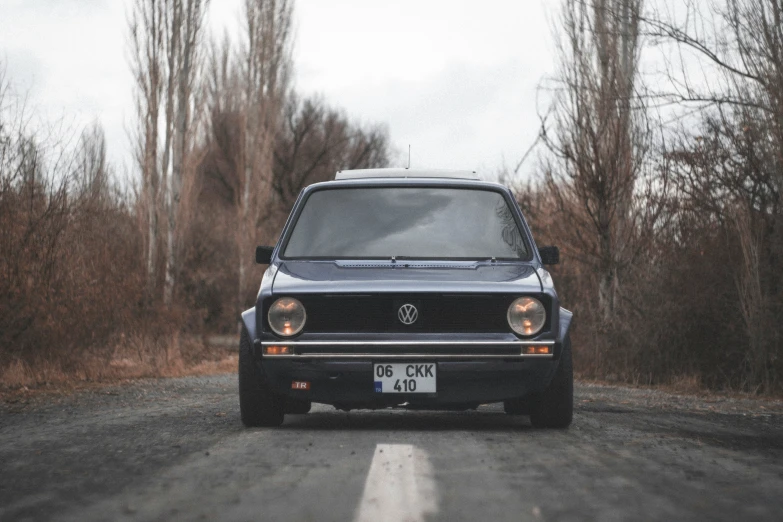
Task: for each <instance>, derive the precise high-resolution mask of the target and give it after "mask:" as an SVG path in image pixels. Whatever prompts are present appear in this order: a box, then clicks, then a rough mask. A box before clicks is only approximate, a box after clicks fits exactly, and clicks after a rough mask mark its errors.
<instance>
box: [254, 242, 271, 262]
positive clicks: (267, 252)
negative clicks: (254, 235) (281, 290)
mask: <svg viewBox="0 0 783 522" xmlns="http://www.w3.org/2000/svg"><path fill="white" fill-rule="evenodd" d="M274 251H275V247H270V246H259V247H256V263H258V264H259V265H268V264H269V263H271V262H272V252H274Z"/></svg>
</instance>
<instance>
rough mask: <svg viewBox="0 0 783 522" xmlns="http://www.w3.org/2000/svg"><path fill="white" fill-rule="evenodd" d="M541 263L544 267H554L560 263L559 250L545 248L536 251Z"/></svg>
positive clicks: (552, 247) (553, 247) (550, 247)
mask: <svg viewBox="0 0 783 522" xmlns="http://www.w3.org/2000/svg"><path fill="white" fill-rule="evenodd" d="M538 255H540V256H541V262H542V263H543V264H545V265H556V264H558V263H559V262H560V249H559V248H557V247H556V246H545V247H541V248H539V249H538Z"/></svg>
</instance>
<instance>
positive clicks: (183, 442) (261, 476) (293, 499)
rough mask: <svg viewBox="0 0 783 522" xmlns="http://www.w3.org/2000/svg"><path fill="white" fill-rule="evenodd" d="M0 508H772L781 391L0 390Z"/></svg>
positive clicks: (780, 510)
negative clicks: (555, 394) (419, 396)
mask: <svg viewBox="0 0 783 522" xmlns="http://www.w3.org/2000/svg"><path fill="white" fill-rule="evenodd" d="M0 520H2V521H12V520H36V521H38V520H74V521H76V520H78V521H82V520H290V521H302V520H304V521H306V520H318V521H328V520H348V521H351V520H372V521H373V522H378V521H382V520H482V521H493V522H494V521H504V520H514V521H519V520H536V521H538V520H568V521H570V520H601V521H612V520H666V521H671V520H731V521H736V520H777V521H779V520H783V404H781V403H780V402H769V401H752V400H743V399H726V398H713V399H704V398H695V397H690V396H677V395H670V394H666V393H662V392H657V391H650V390H638V389H628V388H621V387H608V386H597V385H587V384H582V385H578V386H577V389H576V414H575V419H574V423H573V425H572V427H571V429H569V430H567V431H545V430H535V429H533V428H532V427H531V426H530V424H529V422H528V420H527V418H526V417H511V416H507V415H505V414H504V413H502V411H501V409H499V408H498V407H497V406H482V407H481V408H479V410H477V411H473V412H463V413H450V412H414V411H401V410H382V411H352V412H350V413H345V412H339V411H336V410H334V409H333V408H331V407H326V406H314V408H313V411H312V412H311V413H309V414H307V415H297V416H293V415H292V416H288V417H286V421H285V423H284V425H283V426H282V427H281V428H278V429H245V428H243V427H242V426H241V423H240V421H239V412H238V405H237V383H236V378H235V377H234V376H230V375H226V376H215V377H187V378H181V379H163V380H148V381H140V382H137V383H134V384H131V385H126V386H118V387H112V388H104V389H101V390H96V391H91V392H80V393H77V394H75V395H73V396H70V397H67V398H60V399H56V400H55V399H51V398H50V399H45V400H44V399H39V400H36V401H33V402H28V403H23V402H17V403H11V404H3V405H0Z"/></svg>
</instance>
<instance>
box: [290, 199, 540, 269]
mask: <svg viewBox="0 0 783 522" xmlns="http://www.w3.org/2000/svg"><path fill="white" fill-rule="evenodd" d="M283 257H284V258H328V259H346V258H349V259H367V258H373V259H376V258H391V257H397V258H415V259H489V258H492V257H494V258H497V259H527V258H528V257H529V254H528V249H527V247H526V245H525V242H524V241H523V239H522V235H521V233H520V231H519V227H518V226H517V222H516V220H515V219H514V215H513V214H512V212H511V209H510V208H509V206H508V203H507V202H506V199H505V198H504V197H503V195H502V194H501V193H499V192H495V191H492V190H479V189H460V188H434V187H433V188H430V187H427V188H422V187H374V188H339V189H337V188H335V189H322V190H318V191H316V192H313V193H312V194H311V195H310V197H309V198H307V200H306V202H305V205H304V208H303V209H302V212H301V213H300V214H299V219H298V220H297V221H296V224H295V225H294V228H293V231H292V233H291V235H290V239H289V240H288V243H287V245H286V247H285V252H284V254H283Z"/></svg>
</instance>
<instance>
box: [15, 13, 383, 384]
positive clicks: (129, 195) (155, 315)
mask: <svg viewBox="0 0 783 522" xmlns="http://www.w3.org/2000/svg"><path fill="white" fill-rule="evenodd" d="M208 7H209V1H208V0H132V1H131V2H130V7H129V10H128V15H127V42H128V43H127V50H128V55H129V57H130V58H129V66H130V68H131V71H132V73H133V79H134V85H133V92H134V115H133V117H132V124H131V126H130V127H131V131H130V134H131V138H132V142H133V165H132V166H131V167H130V174H131V179H133V182H132V183H131V184H130V185H128V184H123V183H120V182H119V181H118V178H119V176H118V175H117V172H116V167H115V166H113V165H111V164H110V163H109V161H108V160H107V156H106V147H107V144H106V140H105V136H104V133H103V130H102V128H101V127H100V125H99V124H97V123H96V124H95V125H93V126H91V127H90V128H88V129H86V130H85V131H83V132H82V133H81V135H79V136H78V137H77V139H76V140H75V141H76V143H75V144H74V143H72V141H73V139H72V137H71V135H70V134H71V133H70V132H69V129H67V128H66V127H65V126H63V125H62V124H61V123H60V122H47V123H45V124H38V123H36V122H37V121H39V120H40V118H38V115H37V114H35V111H34V110H32V109H31V108H30V105H29V103H28V101H27V98H26V97H25V95H24V94H23V93H19V92H17V91H16V90H15V89H14V84H13V82H12V79H11V78H9V77H8V76H7V74H6V72H5V71H6V69H5V68H4V67H2V64H0V245H2V246H1V247H0V248H2V256H0V375H1V376H2V379H0V381H2V382H3V383H4V384H6V385H8V384H27V383H35V382H46V381H52V380H57V379H65V378H74V377H76V378H83V379H94V378H101V377H103V376H108V375H111V374H113V373H115V374H116V373H118V371H115V370H116V368H117V364H116V363H117V361H120V362H122V361H126V362H127V361H128V360H132V361H136V362H138V361H143V362H144V364H145V365H146V367H148V369H149V373H152V374H154V373H160V372H161V371H162V370H165V368H169V367H172V366H176V365H182V364H183V358H186V357H185V356H186V355H187V354H188V353H190V352H191V351H192V352H198V354H199V355H200V354H203V350H201V351H199V350H197V349H196V348H195V347H194V346H193V345H189V346H188V350H185V349H184V348H183V347H182V345H183V343H184V341H183V339H184V338H186V337H188V336H191V337H192V336H193V335H198V334H200V333H205V332H210V333H220V332H223V333H233V332H235V331H236V324H237V317H238V312H239V311H240V310H242V309H244V308H246V307H248V306H250V305H251V304H252V302H253V301H254V299H255V293H256V291H257V288H258V282H259V281H260V278H261V272H260V267H257V266H256V265H255V264H254V263H253V251H254V247H255V245H257V244H270V243H273V242H274V241H275V240H276V234H277V233H278V231H279V229H280V226H281V224H282V222H283V220H284V219H285V217H286V216H287V214H288V211H289V209H290V206H291V205H292V203H293V201H294V199H295V198H296V196H297V195H298V192H299V191H300V190H301V188H302V187H304V186H305V185H307V184H310V183H313V182H316V181H324V180H327V179H331V178H333V176H334V172H335V171H336V170H339V169H344V168H369V167H380V166H386V165H387V163H388V161H389V157H390V146H389V138H388V133H387V131H386V129H385V127H383V126H382V125H366V124H361V123H357V122H355V121H354V120H353V119H351V118H350V117H349V116H348V115H346V114H345V112H344V111H342V110H341V109H339V108H336V107H332V106H331V105H330V104H329V103H328V102H327V101H325V100H324V99H322V98H321V97H318V96H310V97H304V96H302V95H300V94H299V93H297V92H296V90H295V89H294V88H293V85H292V81H291V79H292V75H293V63H292V58H291V51H292V46H293V42H294V35H293V19H294V2H293V1H292V0H245V1H244V3H243V4H242V6H241V13H240V18H241V23H240V24H239V25H238V27H236V28H235V29H234V30H232V32H231V33H230V34H228V33H227V34H226V35H225V36H224V37H222V38H221V37H215V36H214V35H210V34H208V31H207V23H206V21H207V19H206V17H207V11H208ZM134 364H135V363H134ZM119 373H121V372H119Z"/></svg>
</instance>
